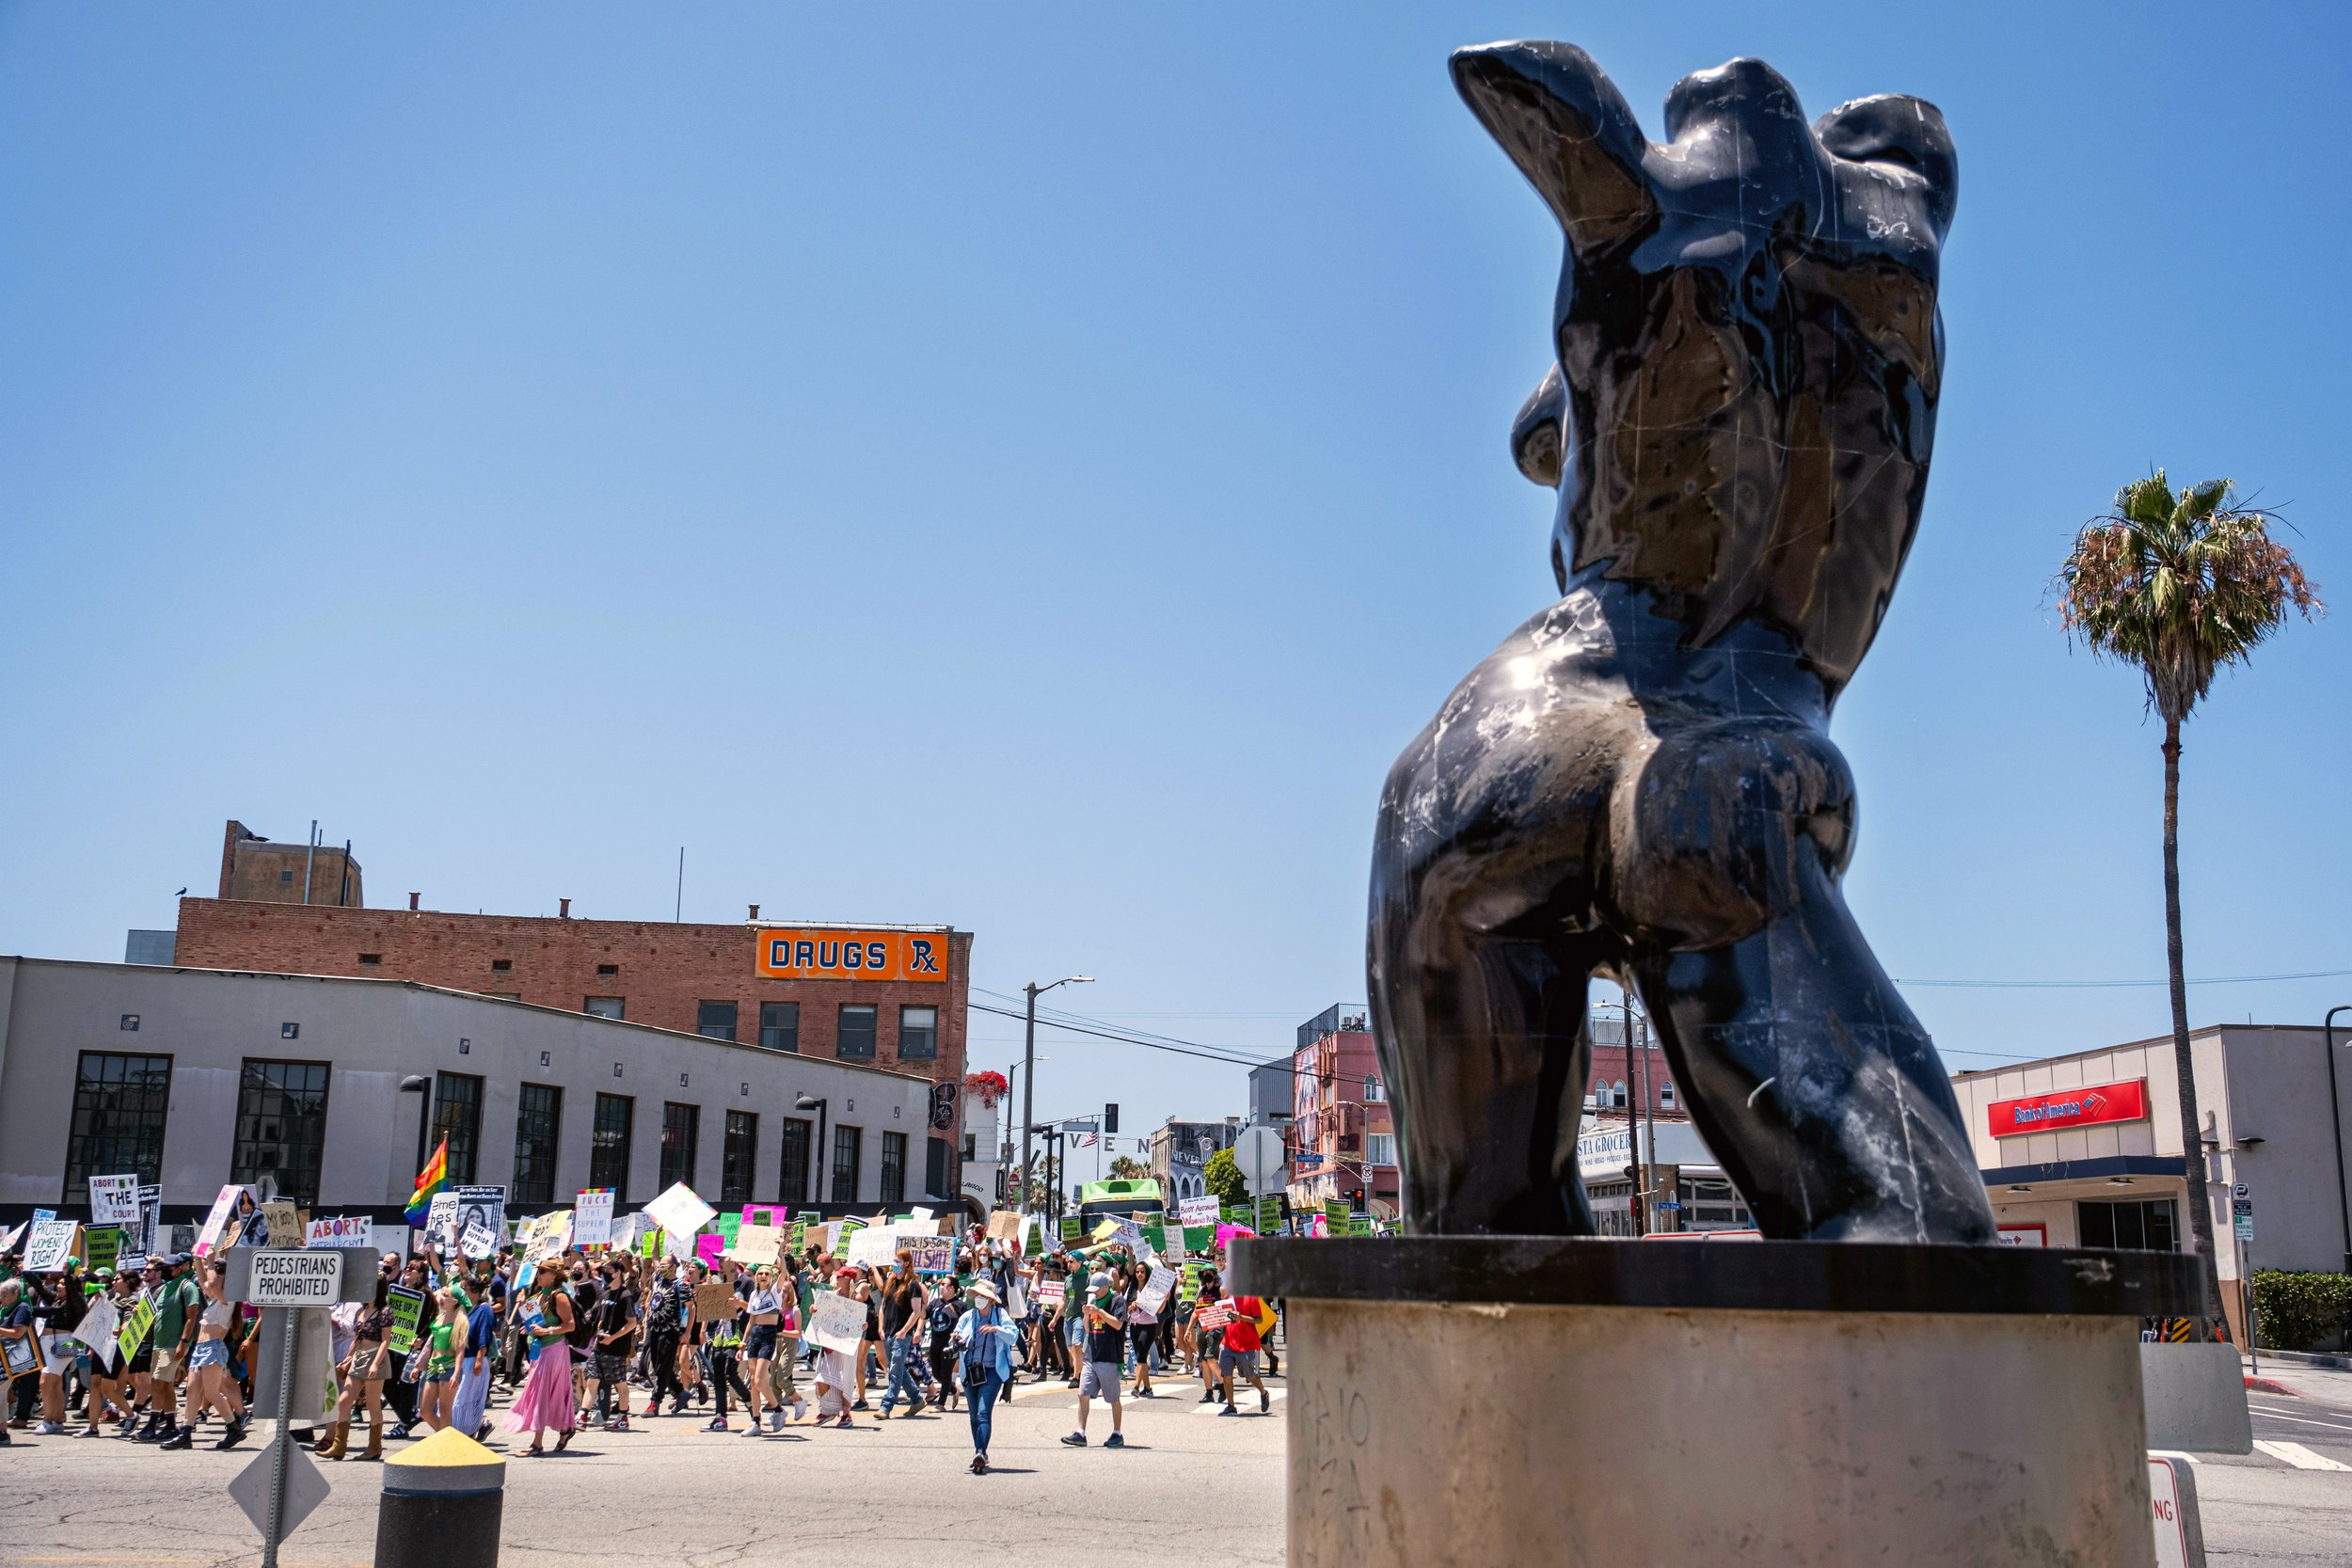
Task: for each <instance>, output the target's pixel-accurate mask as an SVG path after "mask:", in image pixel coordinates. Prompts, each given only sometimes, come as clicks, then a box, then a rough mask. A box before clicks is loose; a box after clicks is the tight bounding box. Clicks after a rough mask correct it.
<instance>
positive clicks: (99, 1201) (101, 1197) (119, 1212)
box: [89, 1174, 139, 1227]
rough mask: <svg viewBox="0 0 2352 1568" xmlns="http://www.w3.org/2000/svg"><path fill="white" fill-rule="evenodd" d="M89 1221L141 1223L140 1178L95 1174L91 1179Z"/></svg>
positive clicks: (124, 1224)
mask: <svg viewBox="0 0 2352 1568" xmlns="http://www.w3.org/2000/svg"><path fill="white" fill-rule="evenodd" d="M89 1221H90V1224H92V1225H119V1226H123V1227H131V1226H135V1225H137V1224H138V1223H139V1179H138V1177H137V1176H136V1175H135V1174H134V1175H131V1176H93V1177H91V1178H90V1179H89Z"/></svg>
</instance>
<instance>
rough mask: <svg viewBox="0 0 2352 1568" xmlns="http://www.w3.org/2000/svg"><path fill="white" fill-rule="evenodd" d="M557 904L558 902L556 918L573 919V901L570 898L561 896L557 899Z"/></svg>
mask: <svg viewBox="0 0 2352 1568" xmlns="http://www.w3.org/2000/svg"><path fill="white" fill-rule="evenodd" d="M555 904H556V909H555V918H556V919H558V920H569V919H571V917H572V901H571V900H570V899H568V898H559V899H557V900H556V901H555Z"/></svg>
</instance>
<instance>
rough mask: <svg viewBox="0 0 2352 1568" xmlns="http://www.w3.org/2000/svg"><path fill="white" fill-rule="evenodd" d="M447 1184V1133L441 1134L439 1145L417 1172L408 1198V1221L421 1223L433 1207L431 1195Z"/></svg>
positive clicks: (416, 1223)
mask: <svg viewBox="0 0 2352 1568" xmlns="http://www.w3.org/2000/svg"><path fill="white" fill-rule="evenodd" d="M448 1185H449V1134H448V1133H446V1132H444V1133H442V1134H441V1147H440V1148H437V1149H435V1150H434V1151H433V1158H432V1159H430V1160H427V1161H426V1162H425V1163H424V1169H422V1170H421V1171H419V1172H418V1173H417V1190H416V1193H415V1194H414V1196H411V1197H410V1198H409V1199H408V1223H409V1224H410V1225H422V1224H423V1223H424V1216H425V1214H426V1212H428V1211H430V1210H431V1209H432V1207H433V1195H434V1194H435V1193H437V1192H439V1191H440V1190H441V1189H442V1188H443V1187H446V1186H448Z"/></svg>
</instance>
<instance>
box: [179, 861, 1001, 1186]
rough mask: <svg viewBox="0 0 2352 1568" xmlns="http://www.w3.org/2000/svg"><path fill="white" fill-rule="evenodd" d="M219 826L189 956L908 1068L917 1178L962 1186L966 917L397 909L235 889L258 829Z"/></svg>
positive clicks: (191, 906) (185, 953) (188, 919)
mask: <svg viewBox="0 0 2352 1568" xmlns="http://www.w3.org/2000/svg"><path fill="white" fill-rule="evenodd" d="M229 832H230V837H229V847H228V848H227V849H225V850H224V852H223V856H222V863H221V895H220V896H219V897H217V898H183V899H181V900H180V924H179V929H178V932H177V934H176V938H175V941H174V947H173V961H174V962H175V963H177V964H178V965H180V966H182V967H183V968H192V969H228V970H245V971H251V972H256V973H265V974H326V975H350V976H355V977H358V978H362V979H370V978H373V979H388V980H414V981H418V982H421V983H422V984H424V985H429V986H438V987H442V988H445V989H447V990H466V991H474V992H478V993H480V994H482V995H485V996H494V997H501V998H504V999H505V1000H507V1001H513V1002H527V1003H532V1004H534V1005H536V1006H546V1007H561V1008H564V1009H565V1010H568V1011H577V1012H583V1013H588V1014H592V1015H595V1016H596V1017H601V1018H612V1019H621V1020H625V1021H626V1022H631V1023H644V1024H650V1025H652V1026H653V1027H655V1028H658V1029H673V1030H677V1031H680V1032H682V1033H686V1034H697V1035H705V1036H708V1037H712V1038H715V1039H723V1040H736V1041H739V1042H740V1043H742V1044H745V1045H752V1046H759V1047H763V1048H765V1049H768V1050H772V1051H780V1052H797V1053H803V1054H808V1055H818V1056H826V1057H833V1058H836V1059H838V1060H841V1061H848V1062H857V1063H862V1064H866V1065H868V1066H873V1067H880V1068H885V1069H892V1070H895V1071H899V1072H909V1073H915V1074H919V1075H920V1076H922V1077H924V1078H926V1079H929V1080H930V1082H931V1084H932V1085H933V1090H934V1092H933V1099H932V1106H931V1113H930V1128H929V1130H928V1131H929V1143H928V1148H926V1150H925V1154H924V1164H923V1165H922V1166H921V1167H919V1168H920V1170H921V1172H922V1176H923V1180H922V1185H921V1190H923V1191H928V1192H931V1193H938V1194H943V1195H948V1194H954V1193H955V1192H957V1191H958V1188H959V1184H960V1178H959V1175H958V1170H957V1166H958V1164H959V1162H958V1159H957V1155H958V1152H959V1145H960V1144H961V1114H962V1100H963V1075H964V1031H965V1026H966V1022H967V1020H966V1012H967V1006H968V992H969V989H970V982H971V962H972V933H971V932H969V931H959V930H955V929H954V928H952V927H945V926H926V927H910V926H890V927H854V928H852V927H840V926H810V925H791V926H786V925H783V924H782V923H763V922H761V921H760V920H759V919H758V914H759V906H757V905H753V906H752V907H751V912H750V915H749V917H747V918H746V920H745V921H744V922H743V923H742V924H739V925H699V924H683V923H665V922H661V921H638V920H575V919H572V918H570V914H569V911H570V903H571V901H570V900H569V899H565V900H564V906H563V907H564V913H563V914H561V915H557V916H555V917H552V918H550V917H547V916H539V915H490V914H456V913H451V912H448V911H439V910H425V909H419V908H416V907H415V905H416V903H417V900H416V898H415V897H414V896H413V895H412V896H411V898H410V905H411V907H410V908H408V909H405V910H371V909H365V908H360V907H357V900H356V898H355V899H354V900H353V902H352V903H350V904H343V905H338V904H335V903H333V902H332V901H329V902H326V903H324V904H322V903H320V902H318V901H316V900H315V899H314V900H313V901H312V902H311V903H310V904H308V905H305V904H302V903H300V902H298V901H297V902H292V903H288V902H276V901H263V900H261V899H257V898H247V897H240V896H237V895H236V890H239V889H242V888H245V887H246V886H247V885H249V884H248V880H247V879H246V874H245V871H244V870H243V869H242V868H244V867H246V866H247V865H248V864H250V862H249V861H248V860H247V857H248V856H250V855H253V854H255V853H258V851H256V850H254V849H252V848H250V847H248V844H247V841H250V843H251V844H264V843H266V841H263V840H256V839H252V835H250V834H249V833H246V831H245V830H244V829H243V828H242V826H241V825H240V824H237V823H234V822H232V823H230V824H229ZM239 835H243V837H242V838H240V836H239ZM270 848H272V849H276V850H283V849H284V848H285V847H284V846H270ZM305 848H306V847H305V846H299V845H297V846H294V847H293V848H292V851H291V852H292V854H293V855H294V858H295V859H296V860H297V861H299V860H300V858H301V857H302V855H303V852H304V849H305ZM333 852H334V853H335V854H337V855H339V856H340V855H342V853H343V852H342V850H340V849H339V850H336V851H333ZM321 853H326V851H325V850H322V851H321ZM340 872H341V863H340V862H339V863H338V874H339V875H340ZM259 885H261V886H262V887H263V888H267V887H269V886H271V885H273V884H272V882H271V880H270V879H267V878H264V879H262V881H261V882H260V884H259ZM297 885H298V884H297ZM352 885H353V886H354V887H355V888H356V887H357V885H358V869H357V867H356V866H355V867H353V868H352ZM910 1185H911V1186H912V1185H914V1183H912V1182H910Z"/></svg>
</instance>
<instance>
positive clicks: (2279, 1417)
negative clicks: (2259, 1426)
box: [2246, 1404, 2352, 1432]
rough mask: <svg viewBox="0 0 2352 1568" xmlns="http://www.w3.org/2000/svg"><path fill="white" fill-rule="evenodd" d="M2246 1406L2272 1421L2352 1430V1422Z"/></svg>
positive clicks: (2254, 1405)
mask: <svg viewBox="0 0 2352 1568" xmlns="http://www.w3.org/2000/svg"><path fill="white" fill-rule="evenodd" d="M2246 1408H2247V1409H2249V1410H2251V1411H2252V1412H2254V1413H2255V1414H2256V1415H2258V1416H2267V1417H2269V1418H2271V1419H2272V1420H2274V1421H2300V1422H2301V1423H2302V1424H2303V1425H2305V1426H2307V1427H2327V1428H2328V1429H2330V1430H2331V1431H2335V1432H2352V1424H2346V1423H2345V1422H2343V1421H2323V1420H2320V1419H2318V1418H2315V1417H2311V1416H2290V1415H2288V1414H2287V1413H2286V1412H2285V1411H2283V1410H2271V1409H2267V1408H2265V1406H2263V1405H2259V1404H2249V1405H2248V1406H2247V1407H2246Z"/></svg>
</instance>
